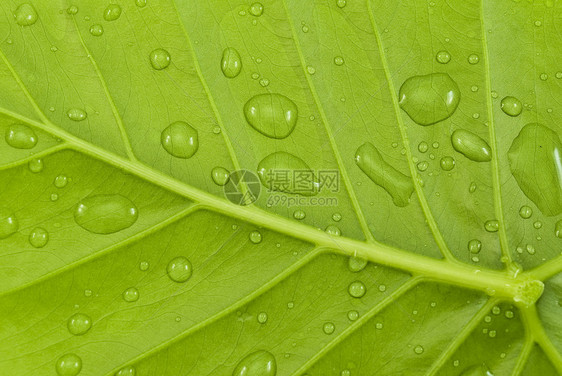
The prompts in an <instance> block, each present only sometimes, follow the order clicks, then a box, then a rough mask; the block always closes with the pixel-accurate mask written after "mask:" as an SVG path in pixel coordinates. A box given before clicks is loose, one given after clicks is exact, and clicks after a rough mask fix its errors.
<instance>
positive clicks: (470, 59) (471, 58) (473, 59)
mask: <svg viewBox="0 0 562 376" xmlns="http://www.w3.org/2000/svg"><path fill="white" fill-rule="evenodd" d="M467 60H468V62H469V63H470V64H472V65H474V64H478V62H479V61H480V57H478V55H476V54H471V55H468V59H467Z"/></svg>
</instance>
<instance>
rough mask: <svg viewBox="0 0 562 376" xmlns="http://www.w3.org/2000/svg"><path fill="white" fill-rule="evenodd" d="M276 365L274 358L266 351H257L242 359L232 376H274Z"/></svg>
mask: <svg viewBox="0 0 562 376" xmlns="http://www.w3.org/2000/svg"><path fill="white" fill-rule="evenodd" d="M275 375H277V363H276V362H275V357H274V356H273V354H271V353H270V352H268V351H265V350H259V351H256V352H253V353H251V354H250V355H248V356H246V357H245V358H244V359H242V360H241V361H240V362H239V363H238V365H237V366H236V368H235V369H234V371H233V372H232V376H275Z"/></svg>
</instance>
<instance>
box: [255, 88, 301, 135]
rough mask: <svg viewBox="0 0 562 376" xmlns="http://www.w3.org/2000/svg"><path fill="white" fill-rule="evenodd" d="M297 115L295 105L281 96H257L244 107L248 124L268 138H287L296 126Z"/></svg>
mask: <svg viewBox="0 0 562 376" xmlns="http://www.w3.org/2000/svg"><path fill="white" fill-rule="evenodd" d="M298 115H299V114H298V108H297V105H296V104H295V103H294V102H293V101H292V100H291V99H289V98H287V97H286V96H284V95H281V94H275V93H274V94H258V95H256V96H254V97H252V98H250V99H249V100H248V101H247V102H246V104H245V105H244V116H245V118H246V121H247V122H248V124H250V125H251V126H252V128H254V129H255V130H256V131H258V132H260V133H261V134H263V135H264V136H267V137H270V138H276V139H282V138H285V137H287V136H289V135H290V134H291V133H292V132H293V130H294V129H295V126H296V125H297V118H298Z"/></svg>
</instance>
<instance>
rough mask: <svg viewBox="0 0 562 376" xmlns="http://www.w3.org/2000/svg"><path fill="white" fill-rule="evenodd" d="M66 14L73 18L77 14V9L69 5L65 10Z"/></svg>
mask: <svg viewBox="0 0 562 376" xmlns="http://www.w3.org/2000/svg"><path fill="white" fill-rule="evenodd" d="M66 13H67V14H70V15H71V16H73V15H75V14H77V13H78V7H77V6H76V5H71V6H69V7H68V8H66Z"/></svg>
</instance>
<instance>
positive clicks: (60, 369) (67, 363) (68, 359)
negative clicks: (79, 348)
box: [55, 353, 82, 376]
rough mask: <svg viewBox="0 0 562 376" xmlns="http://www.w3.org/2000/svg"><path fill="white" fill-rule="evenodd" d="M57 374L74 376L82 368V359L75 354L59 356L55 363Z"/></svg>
mask: <svg viewBox="0 0 562 376" xmlns="http://www.w3.org/2000/svg"><path fill="white" fill-rule="evenodd" d="M55 369H56V370H57V374H58V375H59V376H76V375H78V374H79V373H80V371H81V370H82V359H80V357H79V356H78V355H76V354H72V353H70V354H65V355H63V356H61V357H60V358H59V359H58V360H57V363H56V365H55Z"/></svg>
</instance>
